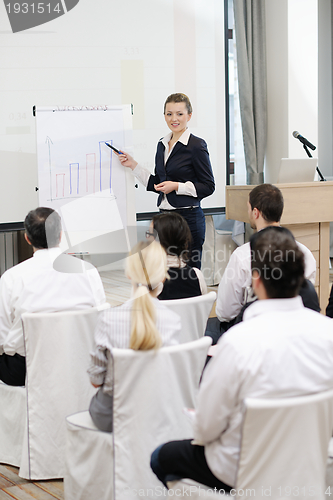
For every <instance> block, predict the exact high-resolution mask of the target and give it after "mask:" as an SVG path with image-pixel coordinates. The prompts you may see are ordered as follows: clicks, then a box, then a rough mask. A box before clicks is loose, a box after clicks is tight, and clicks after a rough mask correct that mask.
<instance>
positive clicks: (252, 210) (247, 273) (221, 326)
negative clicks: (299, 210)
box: [206, 184, 316, 340]
mask: <svg viewBox="0 0 333 500" xmlns="http://www.w3.org/2000/svg"><path fill="white" fill-rule="evenodd" d="M247 205H248V215H249V222H250V225H251V227H252V229H255V230H256V231H260V230H261V229H263V228H265V227H268V226H280V219H281V216H282V212H283V196H282V193H281V191H280V190H279V188H277V187H276V186H273V185H272V184H260V185H259V186H256V187H255V188H254V189H252V191H251V192H250V194H249V201H248V203H247ZM297 245H298V247H299V248H300V249H301V250H302V252H303V254H304V257H305V278H307V279H308V280H310V281H311V282H312V283H313V284H314V282H315V278H316V260H315V258H314V257H313V255H312V253H311V252H310V250H309V249H308V248H307V247H306V246H305V245H302V243H297ZM251 300H253V292H252V288H251V255H250V244H249V243H245V244H244V245H242V246H240V247H238V248H237V249H236V250H235V251H234V252H233V253H232V255H231V257H230V260H229V262H228V265H227V267H226V269H225V271H224V273H223V276H222V279H221V282H220V284H219V287H218V291H217V300H216V316H217V318H218V320H216V319H215V318H214V319H213V318H212V319H210V320H209V321H208V326H207V331H206V334H207V335H210V336H212V337H213V340H214V338H216V336H217V337H219V334H222V333H223V332H224V331H226V330H227V329H228V328H230V326H232V325H233V324H234V321H235V318H236V316H237V315H238V314H239V313H240V311H241V309H242V307H243V305H244V304H245V303H246V302H250V301H251ZM209 331H211V332H212V333H209Z"/></svg>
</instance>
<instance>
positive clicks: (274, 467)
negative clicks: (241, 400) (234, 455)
mask: <svg viewBox="0 0 333 500" xmlns="http://www.w3.org/2000/svg"><path fill="white" fill-rule="evenodd" d="M332 429H333V391H326V392H322V393H319V394H313V395H310V396H303V397H296V398H288V399H277V400H269V399H267V400H262V399H246V400H245V418H244V425H243V437H242V445H241V456H240V461H239V467H238V474H237V489H240V488H242V489H245V490H246V489H247V488H251V489H255V492H256V498H267V496H269V494H270V496H271V497H272V498H274V497H277V498H279V499H281V500H286V499H290V497H291V496H293V495H294V496H296V495H297V491H298V490H297V488H299V496H300V497H301V498H302V499H303V498H304V499H313V498H316V500H324V498H326V496H325V490H326V488H325V471H326V462H327V455H328V445H329V441H330V438H331V436H332ZM290 488H291V490H290ZM270 492H271V493H270Z"/></svg>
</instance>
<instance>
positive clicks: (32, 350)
mask: <svg viewBox="0 0 333 500" xmlns="http://www.w3.org/2000/svg"><path fill="white" fill-rule="evenodd" d="M105 307H109V305H108V304H106V305H105V306H103V307H102V309H103V308H105ZM99 310H101V308H89V309H85V310H78V311H66V312H57V313H25V314H23V315H22V324H23V332H24V340H25V350H26V365H27V375H26V386H25V388H24V387H9V386H6V385H5V384H1V385H0V397H1V407H0V424H1V425H0V427H1V430H0V436H1V441H0V460H1V461H2V462H5V463H10V464H12V465H16V466H19V467H20V471H19V475H20V476H21V477H23V478H26V479H50V478H62V477H64V461H65V427H66V425H65V417H66V415H68V414H70V413H71V412H73V411H80V410H84V409H87V408H88V406H89V403H90V399H91V397H92V395H93V394H94V392H95V390H94V389H93V387H92V386H91V384H90V382H89V378H88V375H87V367H88V366H89V352H90V351H91V350H92V349H93V346H94V329H95V325H96V322H97V318H98V314H99ZM3 398H4V399H3ZM5 403H6V404H5ZM10 418H11V419H12V424H11V422H10ZM6 422H7V423H6ZM5 429H7V430H8V433H7V434H6V436H5V435H4V434H5ZM11 448H12V451H10V450H11Z"/></svg>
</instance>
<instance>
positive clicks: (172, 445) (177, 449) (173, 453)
mask: <svg viewBox="0 0 333 500" xmlns="http://www.w3.org/2000/svg"><path fill="white" fill-rule="evenodd" d="M191 441H192V440H191V439H185V440H183V441H170V442H169V443H166V444H164V445H162V446H160V447H159V448H157V449H156V450H155V451H154V452H153V454H152V456H151V463H150V464H151V468H152V469H153V471H154V472H155V474H156V476H157V477H158V479H159V480H160V481H162V483H163V484H164V485H165V486H166V482H167V481H173V480H175V479H181V478H188V479H193V480H194V481H197V482H198V483H201V484H204V485H206V486H209V487H210V488H216V489H217V490H224V491H225V492H226V493H228V492H230V490H231V489H232V486H229V485H228V484H225V483H223V481H220V479H218V478H217V477H216V476H214V474H213V473H212V471H211V470H210V468H209V467H208V464H207V462H206V458H205V450H204V446H197V445H193V444H191Z"/></svg>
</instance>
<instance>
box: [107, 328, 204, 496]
mask: <svg viewBox="0 0 333 500" xmlns="http://www.w3.org/2000/svg"><path fill="white" fill-rule="evenodd" d="M210 343H211V339H210V338H208V337H205V338H202V339H200V340H197V341H194V342H189V343H186V344H180V345H177V346H171V347H164V348H162V349H159V350H157V351H145V352H144V351H133V350H131V349H113V350H112V358H111V360H110V364H109V369H110V370H112V377H113V446H114V448H113V454H114V457H113V464H114V471H115V473H114V486H113V490H114V498H121V499H122V500H127V499H130V498H133V496H135V495H134V493H135V492H138V491H139V489H142V488H143V489H145V491H146V490H147V489H149V488H151V489H152V490H154V488H157V490H156V491H158V489H161V484H160V483H159V481H158V480H157V478H156V476H155V475H154V474H153V472H152V471H151V469H150V455H151V453H152V452H153V451H154V449H155V448H156V447H157V446H159V445H160V444H163V443H165V442H166V441H170V440H172V439H186V438H191V437H192V425H191V422H190V420H189V419H188V417H186V416H185V415H184V414H183V408H184V407H191V408H192V407H194V403H195V395H196V392H197V389H198V386H199V380H200V376H201V372H202V369H203V366H204V363H205V360H206V355H207V351H208V348H209V345H210ZM110 375H111V374H110V373H108V375H107V376H110Z"/></svg>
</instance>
